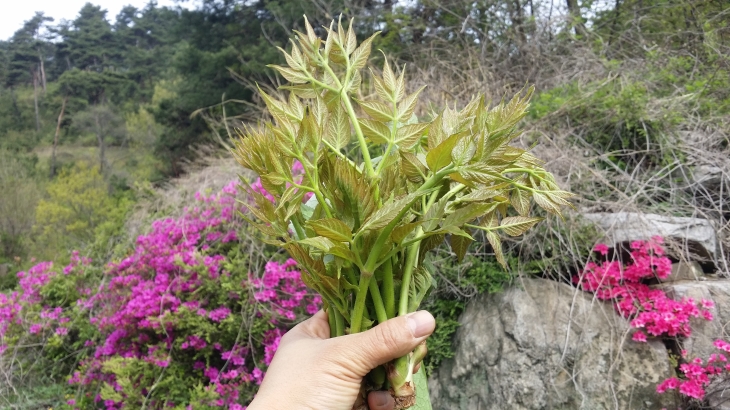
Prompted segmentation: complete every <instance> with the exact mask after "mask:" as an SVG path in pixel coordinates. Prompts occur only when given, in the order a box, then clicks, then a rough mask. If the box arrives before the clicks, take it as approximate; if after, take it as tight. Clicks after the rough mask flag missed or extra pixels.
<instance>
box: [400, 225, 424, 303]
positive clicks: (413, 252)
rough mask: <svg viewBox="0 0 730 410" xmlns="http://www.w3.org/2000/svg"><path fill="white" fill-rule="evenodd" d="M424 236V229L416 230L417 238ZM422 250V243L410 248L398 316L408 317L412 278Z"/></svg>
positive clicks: (404, 270) (401, 286)
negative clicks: (419, 252)
mask: <svg viewBox="0 0 730 410" xmlns="http://www.w3.org/2000/svg"><path fill="white" fill-rule="evenodd" d="M421 234H423V228H421V227H420V226H419V227H418V228H417V229H416V236H421ZM420 248H421V243H420V242H417V243H414V244H413V245H411V246H410V247H409V248H408V251H407V256H406V261H405V266H404V267H403V279H402V280H401V285H400V299H399V300H398V316H404V315H407V314H408V313H409V312H408V291H409V289H410V285H411V276H412V275H413V268H415V267H416V262H417V261H418V251H419V250H420Z"/></svg>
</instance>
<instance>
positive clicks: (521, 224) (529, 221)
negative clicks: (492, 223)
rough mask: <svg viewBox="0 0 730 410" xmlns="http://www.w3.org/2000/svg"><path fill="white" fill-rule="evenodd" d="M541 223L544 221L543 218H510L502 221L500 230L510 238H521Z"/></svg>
mask: <svg viewBox="0 0 730 410" xmlns="http://www.w3.org/2000/svg"><path fill="white" fill-rule="evenodd" d="M540 221H542V218H528V217H524V216H509V217H507V218H504V219H502V223H501V224H500V225H499V229H501V230H503V231H504V232H505V233H506V234H507V235H509V236H520V235H522V234H523V233H525V231H527V230H528V229H530V228H532V227H533V226H535V224H536V223H538V222H540Z"/></svg>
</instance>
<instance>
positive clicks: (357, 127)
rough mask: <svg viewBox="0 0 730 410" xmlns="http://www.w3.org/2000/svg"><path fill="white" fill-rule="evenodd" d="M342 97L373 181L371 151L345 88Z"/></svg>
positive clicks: (373, 171)
mask: <svg viewBox="0 0 730 410" xmlns="http://www.w3.org/2000/svg"><path fill="white" fill-rule="evenodd" d="M340 95H341V97H342V102H343V103H344V104H345V109H346V110H347V115H348V116H349V117H350V122H351V123H352V128H354V129H355V136H357V141H358V143H359V144H360V151H361V152H362V159H363V162H365V169H366V170H367V173H368V176H369V177H370V178H371V179H375V169H373V163H372V160H371V159H370V151H368V144H367V142H365V135H364V134H363V132H362V128H360V123H359V122H357V114H356V113H355V108H353V106H352V102H351V101H350V97H349V96H348V95H347V91H345V89H344V88H343V89H342V90H341V92H340Z"/></svg>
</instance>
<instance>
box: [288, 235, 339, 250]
mask: <svg viewBox="0 0 730 410" xmlns="http://www.w3.org/2000/svg"><path fill="white" fill-rule="evenodd" d="M297 243H299V244H301V245H306V246H309V247H312V248H315V249H319V250H321V251H322V252H329V250H330V249H332V248H333V247H334V246H335V243H334V242H332V240H331V239H329V238H325V237H324V236H315V237H314V238H304V239H300V240H298V241H297Z"/></svg>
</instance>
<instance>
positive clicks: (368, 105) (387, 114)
mask: <svg viewBox="0 0 730 410" xmlns="http://www.w3.org/2000/svg"><path fill="white" fill-rule="evenodd" d="M355 101H357V103H358V104H359V105H360V108H362V109H363V111H365V113H367V115H369V116H371V117H373V118H374V119H376V120H378V121H382V122H389V121H393V108H392V107H388V106H387V105H385V104H383V103H381V102H379V101H360V100H355Z"/></svg>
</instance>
